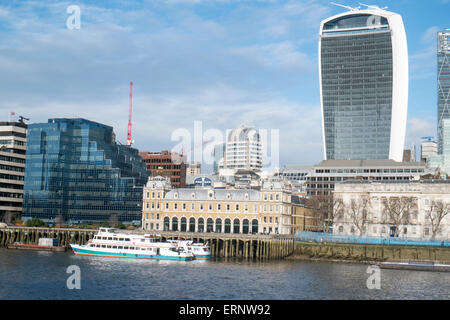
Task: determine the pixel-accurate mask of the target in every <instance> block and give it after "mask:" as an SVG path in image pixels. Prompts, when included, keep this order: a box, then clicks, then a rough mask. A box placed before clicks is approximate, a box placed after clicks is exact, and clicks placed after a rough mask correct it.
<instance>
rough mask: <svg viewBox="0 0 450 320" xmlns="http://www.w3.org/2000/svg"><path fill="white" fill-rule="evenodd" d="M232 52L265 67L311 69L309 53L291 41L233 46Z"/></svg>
mask: <svg viewBox="0 0 450 320" xmlns="http://www.w3.org/2000/svg"><path fill="white" fill-rule="evenodd" d="M230 52H231V53H234V54H237V55H243V56H246V57H248V58H250V59H252V60H254V61H256V62H257V63H259V64H261V65H263V66H265V67H271V68H272V67H274V68H285V69H290V70H292V69H309V68H310V66H311V64H312V63H311V61H310V60H309V57H308V55H306V54H305V53H303V52H300V51H298V50H296V48H295V46H294V45H293V44H292V43H291V42H289V41H284V42H279V43H271V44H264V45H253V46H249V47H241V48H233V49H231V50H230Z"/></svg>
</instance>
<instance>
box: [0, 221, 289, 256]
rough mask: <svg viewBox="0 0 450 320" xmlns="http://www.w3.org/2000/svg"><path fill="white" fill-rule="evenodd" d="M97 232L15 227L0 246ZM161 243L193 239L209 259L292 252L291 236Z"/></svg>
mask: <svg viewBox="0 0 450 320" xmlns="http://www.w3.org/2000/svg"><path fill="white" fill-rule="evenodd" d="M97 232H98V230H97V229H77V228H50V227H17V226H8V227H6V228H0V246H2V247H8V246H11V245H12V244H14V243H16V242H18V243H21V244H31V245H38V244H39V239H40V238H56V239H58V243H59V245H60V246H64V247H66V248H70V244H71V243H75V244H86V243H87V242H88V241H89V240H91V239H93V237H94V235H95V234H96V233H97ZM121 232H124V233H132V234H146V233H149V232H148V231H144V230H140V229H138V230H121ZM156 233H157V234H158V235H160V236H161V239H162V241H166V240H176V239H180V238H181V239H183V240H192V241H194V242H198V243H206V244H209V246H210V248H211V256H212V257H213V258H215V257H223V258H233V257H236V258H243V259H252V260H279V259H284V258H285V257H287V256H290V255H291V254H292V253H293V252H294V236H293V235H264V234H254V235H253V234H235V233H233V234H226V233H212V232H203V233H200V232H174V231H157V232H156Z"/></svg>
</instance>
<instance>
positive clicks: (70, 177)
mask: <svg viewBox="0 0 450 320" xmlns="http://www.w3.org/2000/svg"><path fill="white" fill-rule="evenodd" d="M147 178H148V172H147V170H146V168H145V164H144V162H142V158H141V157H140V156H139V155H138V150H137V149H134V148H130V147H127V146H123V145H119V144H117V143H116V141H115V134H114V132H113V128H112V127H110V126H106V125H103V124H100V123H96V122H92V121H88V120H85V119H49V121H48V123H38V124H31V125H30V126H29V127H28V137H27V153H26V169H25V185H24V201H23V210H22V212H23V213H22V216H23V217H25V218H32V217H36V218H39V219H42V220H46V221H54V219H55V218H57V217H62V218H63V219H64V220H65V221H66V222H72V223H77V222H81V223H98V222H102V221H105V220H108V219H110V217H111V216H113V215H114V216H115V218H116V219H117V221H122V222H136V223H140V220H141V211H142V210H141V209H142V187H143V186H144V184H145V183H146V182H147Z"/></svg>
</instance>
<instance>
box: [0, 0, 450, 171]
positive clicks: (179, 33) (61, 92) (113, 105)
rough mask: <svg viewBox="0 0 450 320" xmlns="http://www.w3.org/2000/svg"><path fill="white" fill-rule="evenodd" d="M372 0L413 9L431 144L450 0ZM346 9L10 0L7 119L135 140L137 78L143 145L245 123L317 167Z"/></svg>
mask: <svg viewBox="0 0 450 320" xmlns="http://www.w3.org/2000/svg"><path fill="white" fill-rule="evenodd" d="M335 2H338V3H341V4H345V5H349V6H357V5H358V2H357V1H355V2H352V1H335ZM364 3H365V2H364ZM368 4H374V5H378V6H380V7H384V6H388V10H390V11H393V12H396V13H399V14H400V15H402V17H403V21H404V24H405V30H406V35H407V39H408V51H409V67H410V79H409V89H410V90H409V108H408V129H407V137H406V145H407V146H410V145H411V143H412V142H413V141H414V142H415V143H417V144H419V143H420V137H421V136H430V135H431V136H436V109H437V99H436V92H437V75H436V32H437V31H438V30H442V29H445V28H450V23H449V15H448V12H450V1H449V0H434V1H406V0H396V1H371V2H370V3H368ZM70 5H78V6H79V7H80V8H81V28H80V29H79V30H69V29H68V28H67V27H66V20H67V18H68V17H69V14H68V13H67V12H66V10H67V7H68V6H70ZM345 10H346V9H344V8H340V7H337V6H334V5H331V4H330V1H294V0H254V1H253V0H151V1H122V0H112V1H94V0H89V1H1V2H0V75H1V76H0V111H1V114H2V118H3V119H5V120H6V119H7V118H8V115H9V113H10V112H11V111H14V112H15V113H16V115H23V116H25V117H27V118H30V119H31V121H30V122H46V121H47V119H48V118H53V117H69V118H73V117H83V118H87V119H90V120H93V121H98V122H101V123H105V124H108V125H111V126H113V127H114V131H115V133H116V135H117V139H118V140H119V141H121V142H122V143H125V140H126V129H127V117H128V91H129V87H128V86H129V81H130V80H132V81H133V82H134V88H133V90H134V99H133V108H134V113H133V138H134V140H135V147H137V148H138V149H140V150H147V151H158V150H161V149H169V150H170V149H171V148H172V147H173V146H174V145H176V142H175V141H171V133H172V132H173V131H174V130H176V129H179V128H185V129H187V130H189V131H191V132H193V127H194V121H202V124H203V129H204V130H206V129H208V128H216V129H219V130H223V131H224V132H225V130H226V129H231V128H233V127H236V126H238V125H239V124H241V123H245V124H249V125H254V126H256V127H257V128H263V129H267V130H270V129H278V130H279V135H280V166H283V165H285V164H294V163H296V164H315V163H318V162H320V161H321V160H322V159H323V147H322V130H321V118H320V98H319V83H318V66H317V61H318V59H317V45H318V31H319V25H320V21H321V20H322V19H324V18H327V17H329V16H331V15H335V14H338V13H341V12H343V11H345ZM192 147H193V146H192ZM186 148H187V149H188V147H186Z"/></svg>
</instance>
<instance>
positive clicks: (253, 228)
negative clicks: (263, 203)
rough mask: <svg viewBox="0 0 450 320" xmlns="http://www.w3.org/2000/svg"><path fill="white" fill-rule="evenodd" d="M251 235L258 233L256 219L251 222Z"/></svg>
mask: <svg viewBox="0 0 450 320" xmlns="http://www.w3.org/2000/svg"><path fill="white" fill-rule="evenodd" d="M252 233H254V234H257V233H258V220H256V219H253V220H252Z"/></svg>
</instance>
